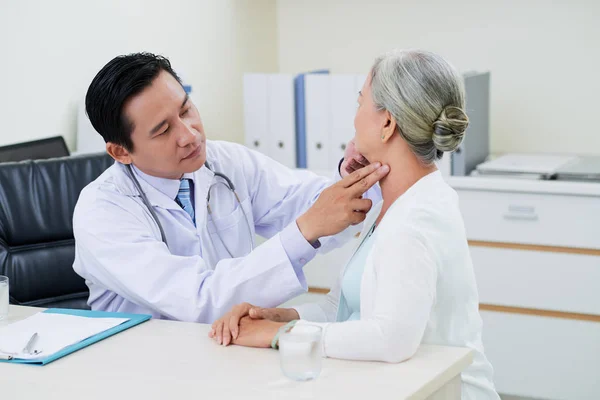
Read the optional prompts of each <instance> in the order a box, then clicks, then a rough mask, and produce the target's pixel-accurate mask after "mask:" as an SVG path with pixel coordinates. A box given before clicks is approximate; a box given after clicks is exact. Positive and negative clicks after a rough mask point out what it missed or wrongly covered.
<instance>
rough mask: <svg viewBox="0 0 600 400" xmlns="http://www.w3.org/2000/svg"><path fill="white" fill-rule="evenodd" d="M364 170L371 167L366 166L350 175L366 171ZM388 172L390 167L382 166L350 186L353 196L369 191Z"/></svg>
mask: <svg viewBox="0 0 600 400" xmlns="http://www.w3.org/2000/svg"><path fill="white" fill-rule="evenodd" d="M366 169H371V165H368V166H366V167H364V168H361V169H359V170H357V171H355V172H353V173H352V174H351V175H354V174H355V173H358V172H361V171H363V170H366ZM388 172H390V167H389V166H387V165H382V166H381V167H379V168H377V169H376V170H375V171H373V172H371V173H370V174H369V175H367V176H365V177H364V178H362V179H360V180H358V181H356V182H355V183H354V184H353V185H352V186H351V189H352V191H353V194H354V195H355V196H360V195H362V194H363V193H364V192H366V191H367V190H369V189H370V188H371V187H372V186H373V185H375V184H376V183H377V182H379V180H380V179H381V178H383V177H384V176H386V175H387V174H388Z"/></svg>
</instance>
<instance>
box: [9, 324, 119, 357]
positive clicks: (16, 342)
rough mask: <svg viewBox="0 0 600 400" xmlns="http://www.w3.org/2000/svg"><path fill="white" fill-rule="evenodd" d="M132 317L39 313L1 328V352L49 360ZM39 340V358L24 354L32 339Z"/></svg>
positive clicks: (36, 342)
mask: <svg viewBox="0 0 600 400" xmlns="http://www.w3.org/2000/svg"><path fill="white" fill-rule="evenodd" d="M126 321H129V318H89V317H79V316H75V315H65V314H53V313H38V314H35V315H32V316H31V317H29V318H26V319H23V320H21V321H17V322H14V323H12V324H10V325H7V326H4V327H2V328H0V353H4V354H9V355H12V356H13V357H14V358H21V359H35V358H46V357H48V356H50V355H52V354H54V353H56V352H58V351H60V350H62V349H64V348H65V347H67V346H70V345H72V344H75V343H78V342H80V341H82V340H85V339H87V338H89V337H91V336H94V335H96V334H98V333H100V332H103V331H105V330H107V329H110V328H113V327H115V326H117V325H120V324H122V323H124V322H126ZM34 333H37V334H38V337H37V340H36V341H35V344H34V346H33V349H34V350H39V351H41V353H40V354H38V355H30V354H26V353H22V351H23V349H24V347H25V346H26V345H27V342H28V341H29V339H30V338H31V336H32V335H33V334H34Z"/></svg>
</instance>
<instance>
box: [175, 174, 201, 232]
mask: <svg viewBox="0 0 600 400" xmlns="http://www.w3.org/2000/svg"><path fill="white" fill-rule="evenodd" d="M191 187H192V185H191V182H190V180H189V179H182V180H181V184H180V185H179V191H178V192H177V197H176V198H175V200H176V201H177V204H179V206H180V207H181V208H183V209H184V211H185V212H186V213H188V214H189V215H190V217H192V222H193V223H194V226H196V215H195V213H194V205H193V204H192V193H191V191H192V189H191Z"/></svg>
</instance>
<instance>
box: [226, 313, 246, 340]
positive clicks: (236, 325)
mask: <svg viewBox="0 0 600 400" xmlns="http://www.w3.org/2000/svg"><path fill="white" fill-rule="evenodd" d="M244 316H245V315H241V314H238V313H232V314H231V317H229V321H228V323H227V325H228V328H229V330H230V331H231V336H232V337H233V339H234V340H235V339H237V338H238V335H239V332H240V318H242V317H244Z"/></svg>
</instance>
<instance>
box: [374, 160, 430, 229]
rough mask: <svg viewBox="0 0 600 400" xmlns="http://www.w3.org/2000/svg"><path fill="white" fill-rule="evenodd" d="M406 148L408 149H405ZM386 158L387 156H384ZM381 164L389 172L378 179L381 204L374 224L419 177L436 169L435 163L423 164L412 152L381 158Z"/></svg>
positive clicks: (379, 220) (378, 221)
mask: <svg viewBox="0 0 600 400" xmlns="http://www.w3.org/2000/svg"><path fill="white" fill-rule="evenodd" d="M407 150H408V149H407ZM385 158H388V157H385ZM380 162H381V163H382V164H387V165H389V166H390V172H389V173H388V174H387V175H386V176H385V177H384V178H383V179H381V180H380V181H379V185H380V187H381V195H382V197H383V206H382V208H381V212H380V213H379V217H378V218H377V220H376V221H375V224H376V225H377V226H379V223H380V222H381V220H382V219H383V217H384V215H385V213H386V212H387V210H388V209H389V208H390V207H391V205H392V204H393V203H394V202H395V201H396V200H397V199H398V198H399V197H400V196H402V195H403V194H404V193H406V191H407V190H408V189H409V188H410V187H411V186H412V185H414V184H415V183H417V182H418V181H419V180H420V179H421V178H423V177H424V176H426V175H429V174H430V173H432V172H434V171H436V170H437V166H436V165H435V164H431V165H424V164H423V163H421V162H420V161H419V160H418V158H417V157H416V156H415V155H414V154H413V153H412V152H410V153H405V154H403V155H402V156H401V157H398V154H395V155H394V156H393V157H389V159H388V160H381V161H380Z"/></svg>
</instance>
